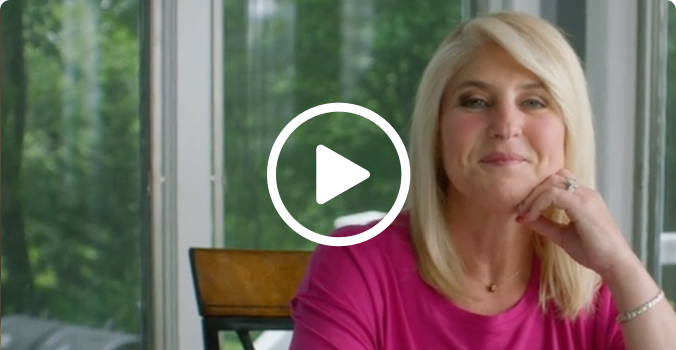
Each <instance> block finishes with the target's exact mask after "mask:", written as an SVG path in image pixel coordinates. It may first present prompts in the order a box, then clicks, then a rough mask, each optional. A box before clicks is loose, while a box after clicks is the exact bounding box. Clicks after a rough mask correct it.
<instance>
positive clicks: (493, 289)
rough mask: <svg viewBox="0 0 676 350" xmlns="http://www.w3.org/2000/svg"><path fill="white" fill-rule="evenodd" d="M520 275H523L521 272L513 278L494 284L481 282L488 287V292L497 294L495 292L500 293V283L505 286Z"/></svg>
mask: <svg viewBox="0 0 676 350" xmlns="http://www.w3.org/2000/svg"><path fill="white" fill-rule="evenodd" d="M519 273H521V270H519V271H517V272H516V273H515V274H513V275H512V277H510V278H508V279H506V280H505V281H502V282H493V283H485V282H483V281H481V282H482V283H483V284H484V285H485V286H486V290H487V291H488V292H490V293H495V292H497V291H498V283H500V284H505V283H507V282H509V281H511V280H513V279H514V277H516V276H517V275H518V274H519Z"/></svg>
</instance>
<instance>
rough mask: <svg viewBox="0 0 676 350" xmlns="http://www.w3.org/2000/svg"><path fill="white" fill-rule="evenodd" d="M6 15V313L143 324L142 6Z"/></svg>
mask: <svg viewBox="0 0 676 350" xmlns="http://www.w3.org/2000/svg"><path fill="white" fill-rule="evenodd" d="M0 15H1V21H0V25H1V27H2V28H1V39H0V44H1V45H2V47H1V50H0V54H1V58H0V61H1V63H2V74H1V79H2V87H1V90H2V109H1V116H0V119H1V121H2V126H1V130H2V137H1V141H2V147H1V150H2V175H1V178H2V188H1V190H0V193H1V194H2V217H1V222H2V230H1V232H2V242H3V243H4V244H2V292H3V294H2V315H3V316H5V315H11V314H17V313H29V314H33V315H38V316H46V317H51V318H55V319H61V320H64V321H67V322H71V323H74V324H81V325H87V326H92V327H97V328H100V327H104V326H108V327H110V328H112V329H115V330H120V331H125V332H131V333H137V332H138V329H139V326H140V325H139V320H140V318H139V312H140V310H139V303H140V300H141V299H140V295H141V284H140V272H141V265H140V261H141V259H140V257H141V252H140V249H139V247H140V237H141V232H140V229H139V227H140V225H139V222H140V215H139V213H140V212H139V195H140V193H141V192H140V186H139V184H140V177H139V176H140V171H141V169H140V167H139V165H140V164H141V163H140V159H139V157H140V155H141V152H140V146H139V145H140V143H139V142H140V133H139V125H140V115H139V101H140V92H139V27H138V15H139V3H138V1H135V0H106V1H92V0H67V1H26V0H10V1H8V2H6V3H4V4H3V5H2V11H1V12H0Z"/></svg>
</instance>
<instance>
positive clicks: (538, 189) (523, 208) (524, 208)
mask: <svg viewBox="0 0 676 350" xmlns="http://www.w3.org/2000/svg"><path fill="white" fill-rule="evenodd" d="M557 177H558V176H557V175H554V174H552V175H550V176H548V177H547V179H545V180H544V181H543V182H541V183H540V184H539V185H537V186H535V188H534V189H533V190H532V191H531V192H530V194H528V196H526V199H524V200H523V201H522V202H521V204H519V206H518V207H517V212H518V213H519V215H520V216H523V215H525V214H526V213H528V211H529V210H530V208H531V206H532V205H533V202H535V200H536V199H538V198H539V197H540V196H542V194H543V193H544V192H545V191H547V190H548V189H549V188H551V187H553V186H556V184H555V183H556V181H557Z"/></svg>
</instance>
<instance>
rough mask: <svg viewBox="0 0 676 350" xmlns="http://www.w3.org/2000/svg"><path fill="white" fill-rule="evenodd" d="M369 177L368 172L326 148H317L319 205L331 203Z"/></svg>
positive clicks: (320, 146)
mask: <svg viewBox="0 0 676 350" xmlns="http://www.w3.org/2000/svg"><path fill="white" fill-rule="evenodd" d="M369 176H370V173H369V172H368V170H366V169H364V168H362V167H360V166H359V165H357V164H354V163H352V162H351V161H349V160H348V159H347V158H345V157H343V156H341V155H340V154H338V153H336V152H334V151H332V150H330V149H329V148H328V147H326V146H323V145H319V146H317V203H319V204H324V203H326V202H328V201H330V200H331V199H333V198H335V197H336V196H338V195H339V194H341V193H343V192H345V191H347V190H349V189H350V188H352V187H354V186H357V185H358V184H359V183H361V182H362V181H364V180H366V179H368V178H369Z"/></svg>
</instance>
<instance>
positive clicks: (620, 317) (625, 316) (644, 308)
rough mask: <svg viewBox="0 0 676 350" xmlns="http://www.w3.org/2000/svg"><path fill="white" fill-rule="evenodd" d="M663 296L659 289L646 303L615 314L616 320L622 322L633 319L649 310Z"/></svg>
mask: <svg viewBox="0 0 676 350" xmlns="http://www.w3.org/2000/svg"><path fill="white" fill-rule="evenodd" d="M663 298H664V291H663V290H660V292H659V293H657V296H655V297H654V298H652V299H650V300H649V301H648V302H647V303H645V304H643V305H641V306H640V307H639V308H638V309H636V310H633V311H629V312H625V313H622V314H619V315H618V316H617V322H620V323H624V322H627V321H631V320H633V319H635V318H636V317H638V316H639V315H640V314H642V313H644V312H646V311H648V310H650V309H651V308H652V307H653V306H655V305H657V303H659V302H660V300H662V299H663Z"/></svg>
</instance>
